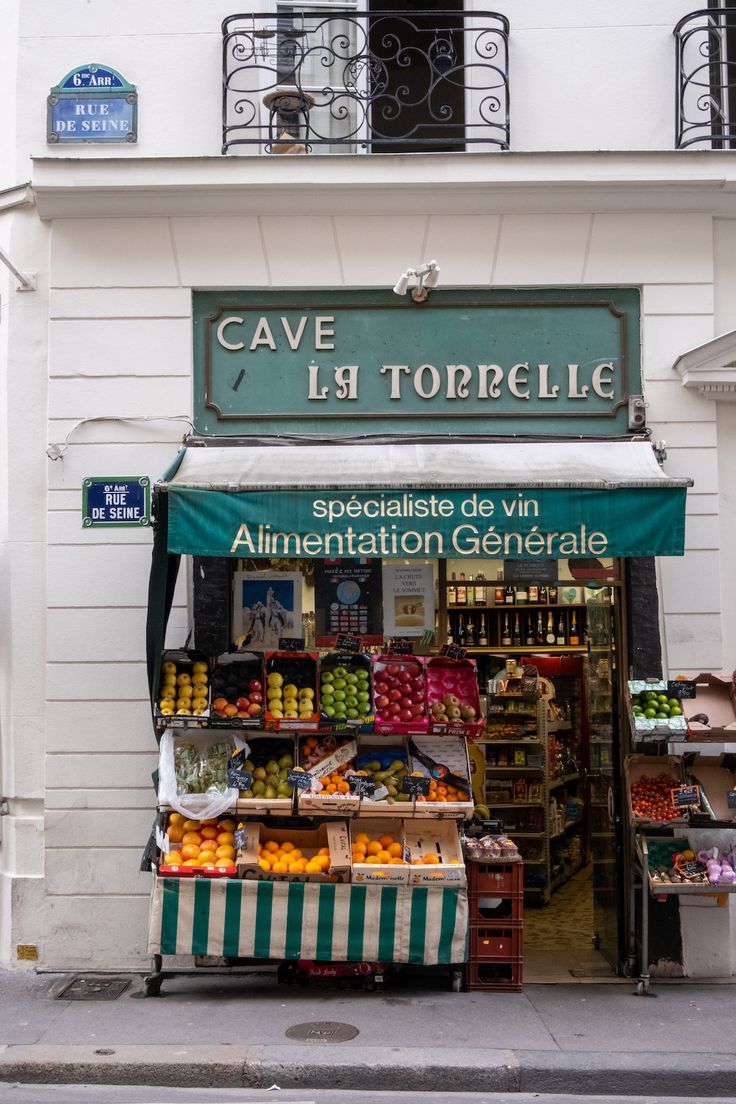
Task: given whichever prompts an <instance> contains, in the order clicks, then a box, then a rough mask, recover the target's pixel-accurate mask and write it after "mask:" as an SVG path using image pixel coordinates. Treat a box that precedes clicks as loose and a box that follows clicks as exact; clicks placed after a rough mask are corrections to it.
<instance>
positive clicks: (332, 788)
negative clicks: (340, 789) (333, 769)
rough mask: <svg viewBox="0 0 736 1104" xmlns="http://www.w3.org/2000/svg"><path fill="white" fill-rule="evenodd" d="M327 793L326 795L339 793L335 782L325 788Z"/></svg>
mask: <svg viewBox="0 0 736 1104" xmlns="http://www.w3.org/2000/svg"><path fill="white" fill-rule="evenodd" d="M325 793H326V794H334V793H337V786H336V785H335V783H334V782H330V783H329V784H328V785H327V786H325Z"/></svg>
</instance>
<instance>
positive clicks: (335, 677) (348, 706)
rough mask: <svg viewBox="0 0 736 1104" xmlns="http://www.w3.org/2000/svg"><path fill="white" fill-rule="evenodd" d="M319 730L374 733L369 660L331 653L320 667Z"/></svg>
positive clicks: (368, 658)
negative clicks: (339, 728) (342, 728)
mask: <svg viewBox="0 0 736 1104" xmlns="http://www.w3.org/2000/svg"><path fill="white" fill-rule="evenodd" d="M319 704H320V728H329V727H330V726H332V725H341V726H344V725H347V726H348V728H352V729H356V730H357V731H360V732H371V731H372V730H373V706H372V691H371V661H370V656H367V655H361V654H360V653H354V652H330V653H329V655H326V656H323V657H322V658H321V660H320V663H319Z"/></svg>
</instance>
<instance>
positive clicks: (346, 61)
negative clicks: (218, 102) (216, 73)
mask: <svg viewBox="0 0 736 1104" xmlns="http://www.w3.org/2000/svg"><path fill="white" fill-rule="evenodd" d="M453 5H454V6H453ZM222 30H223V75H222V79H223V102H222V138H223V141H222V150H223V153H227V152H233V151H236V150H237V149H238V147H241V148H244V147H245V148H246V149H247V147H251V148H252V149H253V148H257V149H258V150H259V151H262V152H265V153H270V154H276V153H313V154H314V153H335V152H341V153H419V152H432V151H444V152H456V151H461V150H465V149H470V148H475V149H488V150H491V149H497V150H506V149H508V148H509V86H508V31H509V28H508V21H507V20H506V19H505V17H503V16H501V15H497V14H495V13H493V12H476V11H473V12H465V11H464V10H463V7H462V2H461V0H443V6H442V7H441V8H439V7H436V8H435V7H432V5H431V2H430V3H429V4H427V3H424V4H423V5H422V6H421V9H420V8H419V5H418V0H417V3H416V4H415V3H414V2H413V0H404V7H401V6H400V5H397V0H392V2H391V3H386V2H385V0H373V3H372V6H371V8H370V9H369V10H368V11H358V10H357V8H353V7H351V6H350V4H349V3H345V2H344V0H343V2H341V4H340V6H339V7H337V6H336V5H328V4H326V3H324V0H323V2H322V3H321V4H320V5H319V6H310V5H309V3H305V2H302V3H294V4H291V3H276V4H274V5H273V7H272V9H271V10H270V11H261V12H259V13H253V14H247V15H232V16H229V17H228V18H227V19H225V20H224V22H223V25H222Z"/></svg>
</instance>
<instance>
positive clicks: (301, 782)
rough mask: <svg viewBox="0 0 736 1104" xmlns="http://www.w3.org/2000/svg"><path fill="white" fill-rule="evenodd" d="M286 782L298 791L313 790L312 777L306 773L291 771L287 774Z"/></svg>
mask: <svg viewBox="0 0 736 1104" xmlns="http://www.w3.org/2000/svg"><path fill="white" fill-rule="evenodd" d="M286 781H287V782H288V783H289V785H290V786H294V787H295V788H296V789H297V790H311V788H312V776H311V774H307V772H306V771H298V770H290V771H287V772H286Z"/></svg>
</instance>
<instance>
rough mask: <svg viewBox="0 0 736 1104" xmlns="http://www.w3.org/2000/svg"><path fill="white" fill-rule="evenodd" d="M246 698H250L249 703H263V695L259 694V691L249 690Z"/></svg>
mask: <svg viewBox="0 0 736 1104" xmlns="http://www.w3.org/2000/svg"><path fill="white" fill-rule="evenodd" d="M248 697H249V698H250V700H251V703H252V702H262V701H263V694H262V693H261V692H260V690H251V692H250V694H249V695H248Z"/></svg>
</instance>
